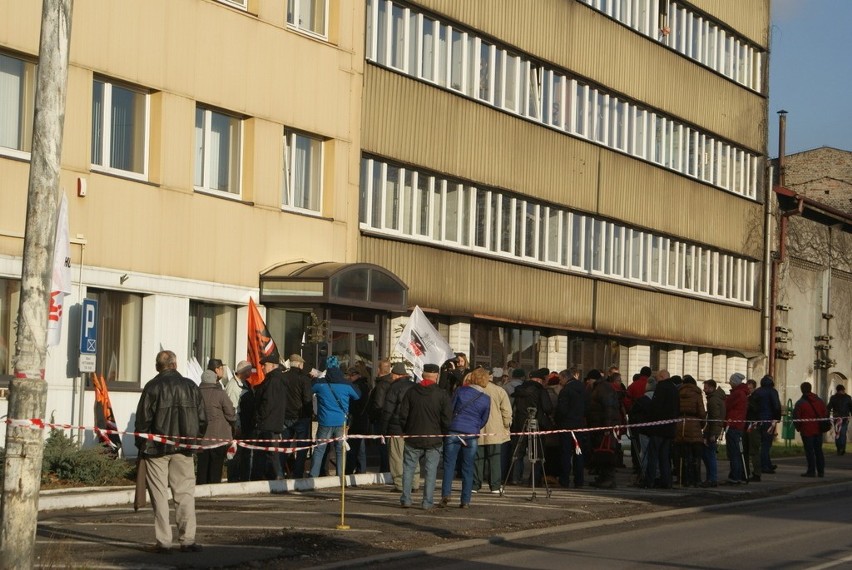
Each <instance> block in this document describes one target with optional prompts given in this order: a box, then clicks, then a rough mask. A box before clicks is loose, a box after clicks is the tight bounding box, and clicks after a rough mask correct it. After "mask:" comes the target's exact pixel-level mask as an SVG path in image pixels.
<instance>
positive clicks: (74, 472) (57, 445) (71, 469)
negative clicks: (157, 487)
mask: <svg viewBox="0 0 852 570" xmlns="http://www.w3.org/2000/svg"><path fill="white" fill-rule="evenodd" d="M132 469H133V468H132V467H131V465H130V464H129V463H128V462H126V461H124V460H122V459H118V458H116V457H114V456H112V455H110V454H109V453H108V452H107V451H106V450H105V449H104V448H102V447H100V446H98V447H88V448H84V449H79V448H78V447H77V444H76V443H75V442H73V441H71V439H70V438H69V437H68V436H67V435H65V432H64V431H61V430H51V431H50V435H49V436H48V438H47V440H46V441H45V444H44V460H43V462H42V467H41V480H42V484H45V483H48V482H52V481H56V480H57V479H58V480H61V481H63V482H67V483H82V484H84V485H108V484H116V483H119V484H121V483H126V479H128V478H129V477H130V476H131V475H132V473H131V471H132Z"/></svg>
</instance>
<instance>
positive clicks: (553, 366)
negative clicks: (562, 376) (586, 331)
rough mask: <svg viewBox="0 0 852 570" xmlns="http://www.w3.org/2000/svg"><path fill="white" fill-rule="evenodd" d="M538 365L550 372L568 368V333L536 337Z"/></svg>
mask: <svg viewBox="0 0 852 570" xmlns="http://www.w3.org/2000/svg"><path fill="white" fill-rule="evenodd" d="M538 365H539V366H541V367H543V368H548V369H549V370H550V371H551V372H559V371H561V370H565V369H566V368H567V367H568V333H565V334H556V333H553V334H551V335H550V336H544V335H542V336H539V337H538Z"/></svg>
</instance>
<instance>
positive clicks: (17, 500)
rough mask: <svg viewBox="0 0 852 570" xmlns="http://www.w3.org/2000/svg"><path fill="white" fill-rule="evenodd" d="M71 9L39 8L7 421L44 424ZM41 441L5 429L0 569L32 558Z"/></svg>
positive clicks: (60, 3)
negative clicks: (30, 137)
mask: <svg viewBox="0 0 852 570" xmlns="http://www.w3.org/2000/svg"><path fill="white" fill-rule="evenodd" d="M72 4H73V0H43V2H42V15H41V40H40V43H39V64H38V75H37V79H36V92H35V117H34V120H33V145H32V154H31V159H30V177H29V185H28V193H27V223H26V232H25V235H24V252H23V271H22V275H21V301H20V305H19V311H18V322H17V325H18V329H17V338H16V340H15V360H14V366H15V378H14V379H13V380H12V383H11V389H10V391H9V419H10V420H16V419H29V418H43V417H44V413H45V407H46V403H47V384H46V383H45V380H44V367H45V361H46V356H47V320H48V319H47V317H48V311H49V304H48V303H49V297H50V279H51V273H52V261H53V260H52V259H51V257H52V255H53V247H52V246H53V241H54V240H55V234H56V217H57V215H58V206H59V170H60V161H61V157H62V130H63V126H64V121H65V94H66V90H67V78H68V48H69V40H70V36H71V11H72ZM43 437H44V436H43V433H42V431H41V430H38V429H33V428H31V427H29V426H12V425H10V426H8V428H7V430H6V458H5V474H4V478H5V481H4V485H3V502H2V507H0V511H2V513H0V519H2V528H0V567H2V568H15V569H21V568H23V569H28V568H31V567H32V564H33V560H34V559H35V556H34V555H33V550H34V548H35V535H36V520H37V518H38V492H39V487H40V483H41V463H42V457H43V455H44V442H43Z"/></svg>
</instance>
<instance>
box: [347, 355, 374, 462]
mask: <svg viewBox="0 0 852 570" xmlns="http://www.w3.org/2000/svg"><path fill="white" fill-rule="evenodd" d="M346 379H347V380H349V382H351V383H352V387H353V388H355V390H357V391H358V393H360V394H361V398H360V399H358V400H355V401H354V402H352V404H351V406H350V407H349V434H350V435H369V434H370V417H369V415H368V406H369V404H370V381H369V380H368V379H367V378H366V377H364V376H362V375H361V372H359V371H358V369H357V368H355V367H352V368H350V369H349V370H347V371H346ZM348 443H349V451H347V452H346V473H347V474H352V473H366V472H367V440H366V439H364V438H363V437H359V438H352V439H349V440H348Z"/></svg>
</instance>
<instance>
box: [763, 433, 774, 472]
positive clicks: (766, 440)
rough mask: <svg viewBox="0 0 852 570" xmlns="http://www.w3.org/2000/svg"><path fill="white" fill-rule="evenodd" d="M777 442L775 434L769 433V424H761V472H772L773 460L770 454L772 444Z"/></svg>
mask: <svg viewBox="0 0 852 570" xmlns="http://www.w3.org/2000/svg"><path fill="white" fill-rule="evenodd" d="M774 440H775V432H770V431H769V424H768V423H761V424H760V469H761V471H772V459H771V458H770V457H769V452H770V450H771V449H772V442H773V441H774Z"/></svg>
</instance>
